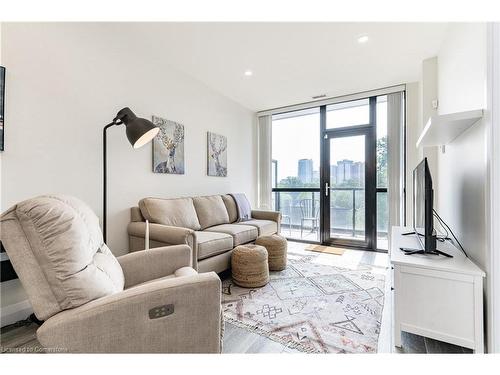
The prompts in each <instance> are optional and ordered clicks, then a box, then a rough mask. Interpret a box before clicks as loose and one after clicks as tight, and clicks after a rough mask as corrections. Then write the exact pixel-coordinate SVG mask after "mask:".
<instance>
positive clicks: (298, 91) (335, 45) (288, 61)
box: [119, 23, 447, 111]
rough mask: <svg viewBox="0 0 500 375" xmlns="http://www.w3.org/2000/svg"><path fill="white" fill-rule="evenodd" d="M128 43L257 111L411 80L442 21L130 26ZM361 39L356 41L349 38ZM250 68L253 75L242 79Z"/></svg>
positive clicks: (437, 39)
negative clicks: (140, 46) (143, 47)
mask: <svg viewBox="0 0 500 375" xmlns="http://www.w3.org/2000/svg"><path fill="white" fill-rule="evenodd" d="M119 27H125V28H126V29H127V33H125V34H128V35H129V36H130V38H129V39H128V40H129V41H130V42H133V41H134V40H135V41H136V42H138V43H144V41H145V40H147V41H148V43H147V44H148V45H149V46H150V48H151V49H152V50H154V51H155V58H158V59H161V60H162V61H164V62H165V63H168V64H171V65H172V66H174V67H176V68H177V69H179V70H181V71H184V72H185V73H187V74H189V75H191V76H193V77H195V78H196V79H198V80H200V81H202V82H204V83H205V84H206V85H207V86H209V87H211V88H212V89H214V90H216V91H218V92H220V93H222V94H223V95H225V96H226V97H229V98H231V99H232V100H234V101H236V102H238V103H240V104H242V105H243V106H245V107H247V108H249V109H251V110H255V111H259V110H266V109H271V108H276V107H281V106H286V105H291V104H296V103H302V102H307V101H311V100H312V98H311V97H312V96H313V95H318V94H326V95H327V96H328V97H331V96H339V95H345V94H351V93H356V92H360V91H365V90H370V89H376V88H381V87H386V86H390V85H394V84H400V83H405V82H412V81H415V80H418V79H419V75H420V69H421V62H422V60H424V59H426V58H429V57H432V56H435V55H437V53H438V50H439V47H440V45H441V43H442V40H443V38H444V35H445V32H446V28H447V24H446V23H154V24H153V23H148V24H145V23H136V24H121V25H120V26H119ZM362 35H367V36H368V37H369V41H368V42H367V43H365V44H359V43H358V42H357V38H358V37H359V36H362ZM247 69H250V70H252V71H253V76H251V77H246V76H244V74H243V73H244V71H245V70H247Z"/></svg>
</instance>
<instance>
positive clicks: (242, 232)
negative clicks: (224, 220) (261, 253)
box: [205, 224, 259, 246]
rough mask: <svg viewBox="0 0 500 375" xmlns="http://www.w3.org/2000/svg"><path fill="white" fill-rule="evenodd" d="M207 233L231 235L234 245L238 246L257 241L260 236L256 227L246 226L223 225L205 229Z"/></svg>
mask: <svg viewBox="0 0 500 375" xmlns="http://www.w3.org/2000/svg"><path fill="white" fill-rule="evenodd" d="M205 231H206V232H217V233H226V234H230V235H231V236H232V237H233V245H234V246H238V245H241V244H244V243H248V242H251V241H253V240H255V239H256V238H257V236H258V234H259V233H258V230H257V228H256V227H253V226H251V225H244V224H222V225H216V226H214V227H210V228H207V229H205Z"/></svg>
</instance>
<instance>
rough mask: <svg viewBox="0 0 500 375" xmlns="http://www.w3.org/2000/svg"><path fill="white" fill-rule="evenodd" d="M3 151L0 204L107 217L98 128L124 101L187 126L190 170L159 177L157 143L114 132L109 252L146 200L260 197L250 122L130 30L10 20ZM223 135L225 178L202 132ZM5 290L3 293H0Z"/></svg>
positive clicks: (118, 248)
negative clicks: (212, 163)
mask: <svg viewBox="0 0 500 375" xmlns="http://www.w3.org/2000/svg"><path fill="white" fill-rule="evenodd" d="M1 41H2V59H3V64H4V65H5V66H6V67H7V69H8V75H7V79H6V86H7V98H6V109H5V114H6V150H5V152H4V153H3V155H2V181H1V185H2V191H1V207H2V209H6V208H8V207H9V206H11V205H13V204H15V203H16V202H18V201H20V200H23V199H26V198H29V197H33V196H36V195H39V194H45V193H65V194H71V195H75V196H77V197H79V198H81V199H82V200H84V201H85V202H87V203H88V204H89V205H90V207H91V208H92V209H93V210H94V211H95V212H96V213H97V214H98V215H101V213H102V207H101V199H102V128H103V126H104V125H105V124H107V123H108V122H110V121H111V119H112V118H113V117H114V116H115V115H116V112H117V111H118V110H119V109H121V108H122V107H125V106H130V108H131V109H132V110H133V111H135V112H136V114H137V115H138V116H140V117H146V118H150V117H151V115H153V114H154V115H158V116H162V117H165V118H167V119H171V120H174V121H177V122H180V123H182V124H184V126H185V160H186V173H185V175H165V174H154V173H152V160H151V159H152V149H151V148H152V146H151V144H149V145H146V146H145V147H143V148H142V149H139V150H133V149H132V148H131V146H130V145H129V143H128V141H127V139H126V136H125V131H124V128H123V127H113V128H111V129H109V131H108V142H109V143H108V163H109V164H108V197H109V199H108V202H109V203H108V245H109V246H110V248H111V249H112V251H113V252H114V253H115V254H117V255H120V254H123V253H126V252H127V249H128V240H127V234H126V227H127V224H128V222H129V208H130V207H131V206H133V205H136V204H137V202H138V200H139V199H141V198H143V197H145V196H159V197H177V196H184V195H202V194H215V193H227V192H245V193H246V194H247V195H248V197H249V199H250V200H251V201H252V203H254V202H255V201H256V189H255V185H256V172H255V171H256V158H255V143H256V141H255V139H256V136H255V126H254V121H255V115H254V113H252V112H251V111H249V110H247V109H245V108H243V107H242V106H240V105H238V104H236V103H235V102H233V101H231V100H229V99H227V98H226V97H224V96H222V95H220V94H218V93H216V92H214V91H213V90H211V89H210V88H208V87H207V86H205V85H204V84H202V83H200V82H199V81H196V80H194V79H192V78H191V77H189V76H187V75H185V74H183V73H181V72H179V71H177V70H175V69H173V68H171V67H170V66H169V65H168V57H169V51H168V50H165V49H162V46H161V45H150V44H149V43H148V40H136V39H135V38H134V34H133V33H130V32H128V31H127V27H126V24H92V23H87V24H78V23H72V24H64V23H62V24H43V23H31V24H22V23H4V24H3V27H2V35H1ZM207 131H213V132H217V133H220V134H223V135H225V136H227V138H228V177H227V178H220V177H208V176H207V175H206V154H207V146H206V132H207ZM3 292H4V291H3V289H2V293H3Z"/></svg>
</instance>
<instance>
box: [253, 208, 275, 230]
mask: <svg viewBox="0 0 500 375" xmlns="http://www.w3.org/2000/svg"><path fill="white" fill-rule="evenodd" d="M252 218H254V219H257V220H271V221H275V222H276V224H278V231H277V233H278V234H279V233H280V232H281V212H279V211H264V210H252Z"/></svg>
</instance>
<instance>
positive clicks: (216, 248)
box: [195, 231, 233, 260]
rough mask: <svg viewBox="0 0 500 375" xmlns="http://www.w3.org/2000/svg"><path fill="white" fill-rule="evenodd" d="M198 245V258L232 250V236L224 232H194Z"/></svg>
mask: <svg viewBox="0 0 500 375" xmlns="http://www.w3.org/2000/svg"><path fill="white" fill-rule="evenodd" d="M195 236H196V243H197V245H198V260H202V259H205V258H208V257H212V256H214V255H217V254H221V253H224V252H226V251H229V250H232V248H233V237H232V236H231V235H229V234H226V233H216V232H207V231H203V232H195Z"/></svg>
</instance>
